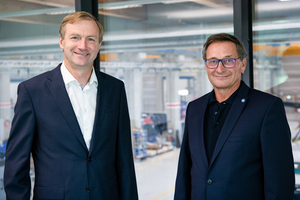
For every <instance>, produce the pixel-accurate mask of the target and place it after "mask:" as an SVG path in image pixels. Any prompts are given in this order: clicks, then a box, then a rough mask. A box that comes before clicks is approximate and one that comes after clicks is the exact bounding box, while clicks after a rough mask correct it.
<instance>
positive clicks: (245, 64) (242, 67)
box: [241, 58, 247, 74]
mask: <svg viewBox="0 0 300 200" xmlns="http://www.w3.org/2000/svg"><path fill="white" fill-rule="evenodd" d="M246 66H247V59H246V58H244V59H243V61H242V65H241V72H242V74H243V73H244V71H245V69H246Z"/></svg>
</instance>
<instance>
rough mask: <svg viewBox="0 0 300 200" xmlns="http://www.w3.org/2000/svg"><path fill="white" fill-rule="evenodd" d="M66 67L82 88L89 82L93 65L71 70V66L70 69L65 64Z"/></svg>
mask: <svg viewBox="0 0 300 200" xmlns="http://www.w3.org/2000/svg"><path fill="white" fill-rule="evenodd" d="M66 68H67V69H68V71H69V72H70V73H71V74H72V76H73V77H74V78H75V79H76V80H77V81H78V83H79V84H80V85H81V87H82V88H84V87H85V86H86V84H87V83H88V82H89V80H90V77H91V75H92V71H93V67H91V68H88V69H82V70H73V69H72V68H71V69H70V68H68V67H67V66H66Z"/></svg>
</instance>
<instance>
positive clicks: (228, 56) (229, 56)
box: [207, 55, 233, 59]
mask: <svg viewBox="0 0 300 200" xmlns="http://www.w3.org/2000/svg"><path fill="white" fill-rule="evenodd" d="M232 57H233V55H226V56H225V57H223V58H221V59H225V58H232ZM207 59H219V58H217V57H211V58H207Z"/></svg>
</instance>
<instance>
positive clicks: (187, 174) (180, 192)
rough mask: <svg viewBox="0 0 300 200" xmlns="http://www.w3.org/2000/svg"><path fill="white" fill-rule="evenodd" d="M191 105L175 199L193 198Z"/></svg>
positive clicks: (186, 122) (181, 152) (185, 128)
mask: <svg viewBox="0 0 300 200" xmlns="http://www.w3.org/2000/svg"><path fill="white" fill-rule="evenodd" d="M188 110H189V106H188V107H187V113H186V118H185V127H184V134H183V140H182V144H181V149H180V155H179V162H178V169H177V177H176V184H175V196H174V200H189V199H191V166H192V161H191V155H190V148H189V139H188V137H189V134H188V114H189V112H188Z"/></svg>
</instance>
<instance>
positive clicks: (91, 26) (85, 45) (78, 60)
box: [59, 20, 101, 71]
mask: <svg viewBox="0 0 300 200" xmlns="http://www.w3.org/2000/svg"><path fill="white" fill-rule="evenodd" d="M59 46H60V48H62V49H63V50H64V63H65V66H66V68H67V69H68V70H70V71H72V70H81V71H82V70H91V69H92V67H93V62H94V60H95V58H96V57H97V54H98V52H99V50H100V47H101V43H100V42H99V30H98V27H97V25H96V23H95V22H94V21H92V20H80V21H77V22H75V23H74V24H70V23H68V24H66V26H65V27H64V36H63V38H62V37H61V36H59Z"/></svg>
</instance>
